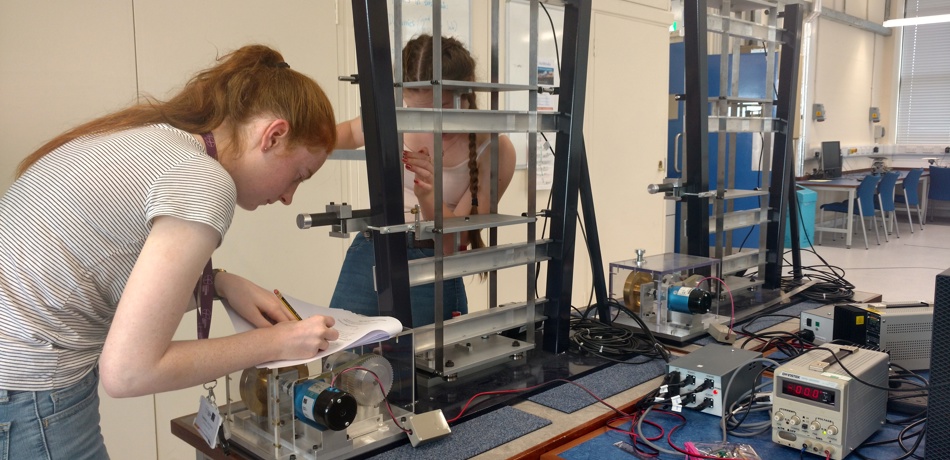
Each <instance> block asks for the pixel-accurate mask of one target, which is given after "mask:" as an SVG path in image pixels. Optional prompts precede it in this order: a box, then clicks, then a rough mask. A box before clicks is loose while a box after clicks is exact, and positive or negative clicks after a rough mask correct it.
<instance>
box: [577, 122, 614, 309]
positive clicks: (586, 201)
mask: <svg viewBox="0 0 950 460" xmlns="http://www.w3.org/2000/svg"><path fill="white" fill-rule="evenodd" d="M580 185H581V189H580V196H581V209H582V210H583V212H584V226H585V227H586V229H587V253H588V254H589V255H590V269H591V273H592V274H593V283H594V297H595V298H596V299H597V315H598V317H599V318H600V321H601V322H602V323H605V324H610V307H609V306H608V305H607V276H606V274H605V273H604V258H603V256H602V255H601V253H600V234H599V233H598V231H597V218H596V215H595V213H594V192H593V188H592V187H591V182H590V167H589V165H588V162H587V146H586V144H585V143H584V137H583V135H581V184H580Z"/></svg>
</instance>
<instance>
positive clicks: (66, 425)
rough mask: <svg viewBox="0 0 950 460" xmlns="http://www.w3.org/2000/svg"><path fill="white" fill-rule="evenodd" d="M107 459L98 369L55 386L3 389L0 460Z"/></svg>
mask: <svg viewBox="0 0 950 460" xmlns="http://www.w3.org/2000/svg"><path fill="white" fill-rule="evenodd" d="M108 458H109V454H108V453H107V452H106V445H105V443H104V441H103V439H102V431H101V430H100V428H99V371H98V370H97V369H93V370H92V371H91V372H89V374H87V375H86V376H85V377H83V378H82V380H80V381H79V382H78V383H75V384H73V385H71V386H68V387H65V388H60V389H56V390H47V391H15V390H3V389H0V460H14V459H17V460H19V459H31V460H32V459H48V460H53V459H108Z"/></svg>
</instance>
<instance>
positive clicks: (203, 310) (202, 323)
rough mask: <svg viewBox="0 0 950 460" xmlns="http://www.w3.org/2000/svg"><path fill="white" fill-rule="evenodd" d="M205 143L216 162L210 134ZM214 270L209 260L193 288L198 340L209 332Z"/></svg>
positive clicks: (204, 135)
mask: <svg viewBox="0 0 950 460" xmlns="http://www.w3.org/2000/svg"><path fill="white" fill-rule="evenodd" d="M201 138H202V139H204V141H205V149H206V150H207V152H208V156H209V157H211V158H213V159H215V160H217V159H218V147H217V145H215V143H214V136H213V135H212V134H211V133H203V134H201ZM214 294H215V291H214V270H213V269H212V266H211V259H208V263H207V264H205V268H204V271H202V273H201V278H199V279H198V285H197V286H195V299H196V300H197V303H198V338H199V339H207V338H208V332H210V331H211V309H212V307H213V303H214Z"/></svg>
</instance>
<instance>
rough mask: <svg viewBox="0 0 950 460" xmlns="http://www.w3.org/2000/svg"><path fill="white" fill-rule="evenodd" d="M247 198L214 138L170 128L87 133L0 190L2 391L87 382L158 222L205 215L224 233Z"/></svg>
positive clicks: (203, 218)
mask: <svg viewBox="0 0 950 460" xmlns="http://www.w3.org/2000/svg"><path fill="white" fill-rule="evenodd" d="M236 200H237V189H236V187H235V185H234V181H233V180H232V179H231V176H230V175H229V174H228V172H227V171H225V170H224V168H222V167H221V165H220V164H218V163H217V162H216V161H215V160H213V159H212V158H210V157H208V156H207V154H206V153H205V148H204V145H202V144H201V143H200V142H199V141H198V140H197V139H195V138H194V136H192V135H191V134H189V133H186V132H184V131H181V130H179V129H176V128H173V127H171V126H169V125H165V124H159V125H151V126H144V127H141V128H135V129H130V130H126V131H119V132H115V133H109V134H105V135H95V136H87V137H83V138H80V139H77V140H74V141H72V142H69V143H67V144H65V145H63V146H62V147H59V148H57V149H56V150H53V151H52V152H50V153H48V154H47V155H46V156H44V157H43V158H41V159H40V160H39V161H37V162H36V163H35V164H34V165H33V166H31V167H30V168H29V169H28V170H27V171H26V173H25V174H23V176H21V177H20V178H19V179H17V180H16V181H15V182H14V183H13V185H12V186H11V187H10V189H9V190H8V191H7V192H6V194H5V195H4V196H3V198H0V389H7V390H30V391H39V390H48V389H54V388H62V387H64V386H68V385H71V384H73V383H75V382H78V381H79V380H80V379H81V378H82V377H83V376H85V375H86V374H87V373H88V372H89V371H91V370H92V369H93V368H94V367H95V366H96V363H97V362H98V360H99V355H100V354H101V352H102V346H103V344H104V343H105V339H106V334H108V332H109V326H110V324H111V323H112V318H113V316H114V314H115V309H116V305H117V304H118V302H119V298H120V297H121V296H122V291H123V289H124V288H125V284H126V282H127V281H128V278H129V274H130V273H131V272H132V267H133V266H134V265H135V261H136V260H137V259H138V256H139V253H140V251H141V250H142V246H143V245H144V244H145V239H146V238H148V235H149V230H150V229H151V225H152V219H154V218H155V217H157V216H175V217H179V218H182V219H186V220H189V221H196V222H202V223H205V224H208V225H210V226H212V227H214V228H215V229H216V230H217V231H218V232H220V234H221V237H222V239H223V238H224V234H225V232H227V229H228V227H229V226H230V224H231V219H232V218H233V216H234V207H235V204H236ZM195 278H196V279H197V274H196V275H195ZM156 282H159V281H158V280H156Z"/></svg>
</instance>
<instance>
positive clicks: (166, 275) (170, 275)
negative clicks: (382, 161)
mask: <svg viewBox="0 0 950 460" xmlns="http://www.w3.org/2000/svg"><path fill="white" fill-rule="evenodd" d="M335 127H336V121H335V119H334V116H333V109H332V107H331V105H330V101H329V99H328V98H327V97H326V94H325V93H324V92H323V90H322V89H321V88H320V86H319V85H317V83H316V82H314V81H313V80H312V79H311V78H310V77H307V76H306V75H304V74H302V73H299V72H297V71H295V70H293V69H291V68H290V66H289V65H288V64H287V63H286V62H284V58H283V57H282V56H281V54H280V53H278V52H277V51H276V50H274V49H271V48H269V47H267V46H263V45H250V46H245V47H243V48H240V49H238V50H236V51H234V52H232V53H230V54H228V55H226V56H224V57H222V58H220V59H219V62H218V63H217V64H216V65H214V66H213V67H211V68H208V69H206V70H204V71H202V72H200V73H198V74H197V75H195V76H194V77H193V78H192V79H191V80H190V81H189V82H188V83H187V84H186V85H185V86H184V88H183V89H182V90H181V91H179V92H178V93H177V94H176V95H174V96H172V97H171V98H170V99H169V100H167V101H158V100H154V99H148V100H146V101H144V102H142V103H139V104H136V105H133V106H131V107H128V108H125V109H122V110H119V111H118V112H115V113H111V114H108V115H105V116H102V117H100V118H97V119H94V120H92V121H89V122H87V123H85V124H82V125H80V126H78V127H75V128H73V129H71V130H69V131H67V132H65V133H63V134H61V135H59V136H57V137H55V138H53V139H52V140H50V141H49V142H47V143H46V144H45V145H43V146H42V147H40V148H39V149H38V150H36V151H35V152H33V153H32V154H31V155H29V156H28V157H26V159H24V160H23V162H21V163H20V167H19V169H18V170H17V179H16V181H15V182H14V183H13V185H11V186H10V188H9V190H8V191H7V192H6V194H5V195H4V196H3V197H2V198H0V356H2V357H3V358H2V359H0V451H2V452H0V457H4V458H6V457H5V455H9V457H10V458H28V459H36V458H44V459H76V458H83V459H103V458H108V453H107V452H106V447H105V444H104V442H103V437H102V435H101V430H100V428H99V396H98V387H99V380H100V378H101V380H102V386H103V387H104V388H105V390H106V392H107V393H108V394H109V395H110V396H113V397H132V396H140V395H146V394H152V393H159V392H164V391H170V390H176V389H181V388H187V387H192V386H196V385H200V384H202V383H205V382H209V381H211V380H215V379H217V378H220V377H221V376H223V375H225V374H229V373H231V372H235V371H239V370H241V369H245V368H248V367H253V366H256V365H258V364H261V363H265V362H268V361H274V360H284V359H305V358H310V357H313V356H315V355H316V354H317V353H318V352H319V351H320V350H325V349H327V348H328V347H329V343H328V341H333V340H337V339H338V337H339V332H338V331H337V330H335V329H333V325H334V324H335V320H334V319H333V318H330V317H320V316H315V317H311V318H307V319H305V320H302V321H294V320H293V317H291V315H290V314H289V313H288V312H287V311H286V310H285V308H284V307H283V306H282V305H281V303H280V300H279V299H278V298H277V296H275V295H274V294H273V293H272V292H271V291H269V290H267V289H264V288H263V287H261V286H258V285H257V284H254V283H253V282H251V281H249V280H247V279H245V278H243V277H241V276H238V275H236V274H233V273H227V272H224V271H218V272H214V271H213V270H212V269H211V266H210V262H209V259H210V258H211V254H212V252H213V251H214V250H215V249H216V248H217V247H218V246H219V245H220V244H221V242H222V240H223V239H224V236H225V233H226V232H227V230H228V228H229V226H230V225H231V221H232V218H233V216H234V210H235V206H240V207H241V208H243V209H246V210H249V211H250V210H254V209H255V208H257V207H259V206H263V205H269V204H273V203H283V204H285V205H289V204H290V203H291V201H292V200H293V197H294V192H295V191H296V190H297V186H298V185H300V183H301V182H303V181H305V180H307V179H309V178H310V177H311V176H312V175H313V174H314V173H315V172H316V171H317V170H318V169H320V167H321V166H323V164H324V162H325V161H326V158H327V154H328V153H329V151H330V150H332V149H333V145H334V144H335V143H336V129H335ZM202 267H204V273H203V271H202ZM199 280H200V281H199ZM196 284H198V288H197V289H196ZM196 293H200V294H197V295H196ZM215 293H216V295H217V296H219V297H222V298H225V299H227V300H228V301H229V305H230V306H231V308H232V309H234V310H235V311H236V312H237V313H238V314H240V315H241V316H242V317H243V318H245V319H246V320H248V321H249V322H250V323H252V324H254V325H255V326H257V328H256V329H253V330H250V331H248V332H244V333H240V334H236V335H231V336H227V337H215V338H210V339H207V340H174V337H173V336H174V334H175V331H176V329H177V328H178V326H179V323H180V322H181V320H182V318H183V317H184V315H185V312H186V310H188V309H189V307H190V308H195V307H197V308H198V309H199V311H200V312H201V311H203V312H207V315H205V314H201V313H199V315H198V318H199V321H198V322H199V325H198V329H199V332H198V335H199V338H200V337H201V336H207V332H208V330H207V328H205V327H203V326H202V325H203V324H204V326H208V327H210V319H211V318H210V310H209V309H208V308H207V307H210V306H211V305H210V304H211V303H212V301H213V297H214V295H215ZM196 297H199V298H200V300H199V299H196ZM265 316H266V318H265ZM205 317H206V318H207V323H202V318H205ZM272 323H273V324H272ZM202 331H203V332H202Z"/></svg>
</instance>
